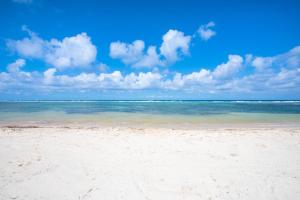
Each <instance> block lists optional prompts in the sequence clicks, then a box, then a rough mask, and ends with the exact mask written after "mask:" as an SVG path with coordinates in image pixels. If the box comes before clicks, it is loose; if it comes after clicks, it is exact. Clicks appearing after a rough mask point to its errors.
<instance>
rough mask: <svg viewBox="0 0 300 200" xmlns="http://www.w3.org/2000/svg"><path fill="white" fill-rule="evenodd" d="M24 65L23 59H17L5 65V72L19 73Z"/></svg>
mask: <svg viewBox="0 0 300 200" xmlns="http://www.w3.org/2000/svg"><path fill="white" fill-rule="evenodd" d="M25 65H26V61H25V60H24V59H17V60H16V61H15V62H13V63H11V64H9V65H7V71H8V72H11V73H15V72H19V71H20V68H21V67H23V66H25Z"/></svg>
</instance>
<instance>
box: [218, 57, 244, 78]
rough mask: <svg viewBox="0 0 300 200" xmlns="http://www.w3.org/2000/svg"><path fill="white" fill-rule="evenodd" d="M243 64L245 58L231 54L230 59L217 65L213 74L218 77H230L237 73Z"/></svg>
mask: <svg viewBox="0 0 300 200" xmlns="http://www.w3.org/2000/svg"><path fill="white" fill-rule="evenodd" d="M242 66H243V58H242V57H241V56H239V55H229V56H228V61H227V62H226V63H222V64H220V65H218V66H217V67H216V69H215V70H214V71H213V75H214V76H215V77H217V78H229V77H232V76H233V75H234V74H236V73H237V72H238V71H239V70H240V69H241V67H242Z"/></svg>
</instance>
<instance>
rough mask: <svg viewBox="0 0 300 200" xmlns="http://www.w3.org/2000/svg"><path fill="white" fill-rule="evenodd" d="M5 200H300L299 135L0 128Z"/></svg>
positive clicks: (0, 183) (282, 131)
mask: <svg viewBox="0 0 300 200" xmlns="http://www.w3.org/2000/svg"><path fill="white" fill-rule="evenodd" d="M0 159H1V160H0V199H1V200H6V199H26V200H28V199H39V200H40V199H51V200H54V199H55V200H60V199H72V200H73V199H101V200H110V199H114V200H118V199H120V200H121V199H126V200H127V199H128V200H143V199H146V200H149V199H155V200H156V199H162V200H168V199H170V200H176V199H188V200H192V199H222V200H223V199H230V200H232V199H251V200H252V199H255V200H258V199H278V200H283V199H295V200H298V199H299V198H300V129H299V128H232V129H224V128H210V129H209V128H207V129H199V130H172V129H166V128H146V129H134V128H124V127H123V128H108V127H106V128H99V127H98V128H68V127H65V128H59V127H48V128H36V127H21V128H20V127H19V128H15V127H2V128H1V129H0Z"/></svg>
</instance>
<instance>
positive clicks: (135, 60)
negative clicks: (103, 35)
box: [110, 30, 191, 68]
mask: <svg viewBox="0 0 300 200" xmlns="http://www.w3.org/2000/svg"><path fill="white" fill-rule="evenodd" d="M162 39H163V42H162V44H161V47H160V53H158V52H157V48H156V46H149V47H148V49H147V51H146V52H145V42H144V41H142V40H136V41H134V42H133V43H131V44H130V43H124V42H120V41H117V42H112V43H111V44H110V57H112V58H116V59H120V60H121V61H122V62H123V63H124V64H126V65H131V66H132V67H136V68H139V67H159V66H166V65H170V64H172V63H174V62H176V61H177V60H179V58H180V56H181V55H187V54H188V53H189V45H190V41H191V36H185V35H184V33H183V32H180V31H177V30H169V31H168V32H167V33H166V34H165V35H163V38H162Z"/></svg>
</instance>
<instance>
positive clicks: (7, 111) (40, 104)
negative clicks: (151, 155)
mask: <svg viewBox="0 0 300 200" xmlns="http://www.w3.org/2000/svg"><path fill="white" fill-rule="evenodd" d="M0 123H1V124H16V125H19V124H43V125H45V124H77V125H80V124H89V125H95V126H97V125H103V124H106V125H107V124H109V125H143V124H148V125H153V124H157V125H168V126H174V125H179V126H181V125H185V126H190V125H191V126H195V125H199V126H201V125H202V126H203V125H209V124H278V125H280V124H294V125H297V124H300V101H179V100H178V101H22V102H21V101H18V102H0Z"/></svg>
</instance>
